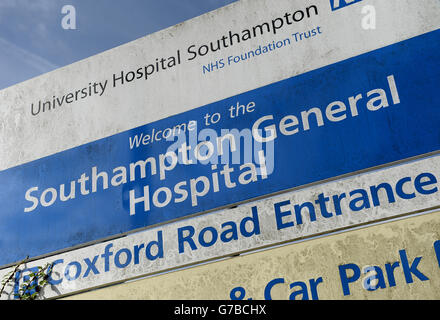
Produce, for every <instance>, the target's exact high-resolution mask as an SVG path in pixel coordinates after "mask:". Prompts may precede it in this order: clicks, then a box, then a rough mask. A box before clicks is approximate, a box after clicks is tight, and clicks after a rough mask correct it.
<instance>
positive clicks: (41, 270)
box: [0, 257, 53, 300]
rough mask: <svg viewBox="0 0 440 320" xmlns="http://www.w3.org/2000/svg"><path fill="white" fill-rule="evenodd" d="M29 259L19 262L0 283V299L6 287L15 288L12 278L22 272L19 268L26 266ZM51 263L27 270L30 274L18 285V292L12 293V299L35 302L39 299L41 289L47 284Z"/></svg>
mask: <svg viewBox="0 0 440 320" xmlns="http://www.w3.org/2000/svg"><path fill="white" fill-rule="evenodd" d="M28 259H29V257H26V258H25V259H24V260H22V261H20V262H19V263H18V264H17V265H16V266H15V268H14V269H12V270H11V271H10V272H8V273H7V274H6V275H5V276H4V278H3V280H2V282H1V285H2V287H1V289H0V297H1V295H2V294H3V293H4V290H5V288H6V286H7V285H12V286H15V281H16V280H15V279H14V276H15V275H16V274H17V273H18V272H20V273H21V272H22V271H23V270H20V266H21V265H24V264H26V262H27V261H28ZM52 266H53V264H52V263H47V264H46V265H45V266H44V267H41V266H37V267H34V268H31V269H29V271H30V273H29V274H28V275H26V276H24V277H23V283H22V284H21V285H20V287H19V288H18V290H16V291H15V292H14V298H15V299H19V300H35V299H37V298H38V297H39V295H40V293H41V291H42V289H43V288H44V287H45V286H46V285H47V284H48V283H49V277H50V274H51V272H52Z"/></svg>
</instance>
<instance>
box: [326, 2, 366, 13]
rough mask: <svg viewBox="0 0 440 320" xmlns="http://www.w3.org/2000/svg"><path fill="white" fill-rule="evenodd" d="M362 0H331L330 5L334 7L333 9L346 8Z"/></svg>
mask: <svg viewBox="0 0 440 320" xmlns="http://www.w3.org/2000/svg"><path fill="white" fill-rule="evenodd" d="M360 1H362V0H330V6H331V8H332V11H335V10H338V9H341V8H345V7H347V6H349V5H352V4H355V3H358V2H360Z"/></svg>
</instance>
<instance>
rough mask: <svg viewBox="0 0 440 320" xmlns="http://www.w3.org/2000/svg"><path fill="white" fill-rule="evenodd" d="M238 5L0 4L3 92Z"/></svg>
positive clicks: (31, 0) (7, 0) (206, 1)
mask: <svg viewBox="0 0 440 320" xmlns="http://www.w3.org/2000/svg"><path fill="white" fill-rule="evenodd" d="M235 1H236V0H0V90H1V89H4V88H6V87H9V86H12V85H14V84H17V83H19V82H22V81H25V80H28V79H30V78H33V77H36V76H38V75H41V74H43V73H46V72H49V71H52V70H54V69H57V68H60V67H63V66H65V65H68V64H71V63H73V62H76V61H79V60H81V59H85V58H87V57H90V56H93V55H95V54H98V53H100V52H103V51H105V50H108V49H111V48H114V47H117V46H119V45H122V44H124V43H127V42H130V41H132V40H135V39H138V38H141V37H143V36H146V35H148V34H151V33H153V32H156V31H159V30H162V29H165V28H167V27H170V26H173V25H175V24H178V23H180V22H182V21H185V20H188V19H191V18H193V17H196V16H199V15H201V14H203V13H206V12H209V11H212V10H215V9H217V8H220V7H222V6H225V5H228V4H230V3H232V2H235ZM65 5H71V6H73V7H74V9H75V16H76V29H64V28H63V27H62V21H63V18H64V21H66V19H67V18H68V17H67V16H68V14H69V13H68V12H64V13H63V12H62V8H63V7H64V6H65ZM70 13H71V12H70ZM66 17H67V18H66Z"/></svg>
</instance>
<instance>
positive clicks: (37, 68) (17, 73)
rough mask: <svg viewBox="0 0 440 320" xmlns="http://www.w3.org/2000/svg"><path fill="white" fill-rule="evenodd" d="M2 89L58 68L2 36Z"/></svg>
mask: <svg viewBox="0 0 440 320" xmlns="http://www.w3.org/2000/svg"><path fill="white" fill-rule="evenodd" d="M0 48H2V50H1V51H0V69H1V70H2V76H1V78H0V89H2V88H6V87H9V86H11V85H14V84H16V83H19V82H22V81H25V80H27V79H30V78H33V77H36V76H39V75H41V74H43V73H46V72H49V71H52V70H54V69H56V68H58V66H57V65H55V64H53V63H52V62H50V61H48V60H46V59H44V58H42V57H40V56H38V55H36V54H34V53H32V52H29V51H27V50H25V49H23V48H20V47H18V46H17V45H15V44H13V43H11V42H10V41H8V40H5V39H3V38H1V37H0Z"/></svg>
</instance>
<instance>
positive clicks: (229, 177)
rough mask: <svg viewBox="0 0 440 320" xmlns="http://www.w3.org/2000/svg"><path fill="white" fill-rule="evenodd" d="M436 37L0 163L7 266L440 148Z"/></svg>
mask: <svg viewBox="0 0 440 320" xmlns="http://www.w3.org/2000/svg"><path fill="white" fill-rule="evenodd" d="M439 40H440V31H435V32H431V33H428V34H425V35H422V36H418V37H416V38H413V39H410V40H407V41H404V42H401V43H397V44H394V45H392V46H388V47H385V48H382V49H379V50H376V51H373V52H370V53H366V54H363V55H360V56H357V57H354V58H351V59H348V60H345V61H342V62H339V63H336V64H333V65H330V66H327V67H324V68H321V69H318V70H314V71H312V72H308V73H305V74H303V75H299V76H296V77H293V78H290V79H287V80H284V81H280V82H277V83H274V84H271V85H268V86H265V87H262V88H258V89H255V90H252V91H249V92H246V93H243V94H240V95H237V96H234V97H231V98H228V99H225V100H222V101H219V102H215V103H212V104H209V105H206V106H203V107H199V108H196V109H193V110H191V111H188V112H185V113H182V114H178V115H175V116H172V117H169V118H166V119H163V120H160V121H156V122H154V123H150V124H147V125H145V126H141V127H138V128H135V129H132V130H129V131H126V132H123V133H120V134H117V135H114V136H111V137H107V138H104V139H101V140H98V141H95V142H92V143H89V144H86V145H82V146H79V147H77V148H73V149H70V150H67V151H64V152H61V153H58V154H54V155H51V156H49V157H46V158H43V159H39V160H36V161H33V162H30V163H27V164H24V165H21V166H18V167H14V168H11V169H8V170H5V171H2V172H0V181H1V184H0V201H1V204H2V206H1V214H0V252H1V255H0V264H8V263H12V262H14V261H17V260H20V259H22V258H23V257H25V256H26V255H29V256H31V257H33V256H38V255H42V254H46V253H50V252H53V251H56V250H62V249H65V248H68V247H71V246H75V245H79V244H83V243H87V242H91V241H95V240H98V239H103V238H107V237H112V236H116V235H118V234H121V233H127V232H131V231H133V230H136V229H140V228H145V227H148V226H152V225H155V224H160V223H165V222H168V221H172V220H176V219H179V218H182V217H186V216H189V215H192V214H196V213H201V212H205V211H209V210H214V209H216V208H220V207H224V206H228V205H232V204H234V203H238V202H242V201H246V200H249V199H253V198H256V197H261V196H264V195H268V194H272V193H276V192H280V191H283V190H287V189H290V188H293V187H298V186H301V185H305V184H308V183H312V182H316V181H320V180H323V179H327V178H331V177H335V176H338V175H342V174H346V173H350V172H354V171H357V170H362V169H366V168H370V167H374V166H378V165H383V164H386V163H389V162H392V161H397V160H401V159H405V158H408V157H412V156H416V155H420V154H424V153H428V152H433V151H436V150H439V149H440V126H439V124H440V112H439V108H440V96H439V95H438V91H439V83H440V59H439V58H440V41H439ZM66 138H68V137H66ZM322 201H323V202H324V203H325V199H322Z"/></svg>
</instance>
